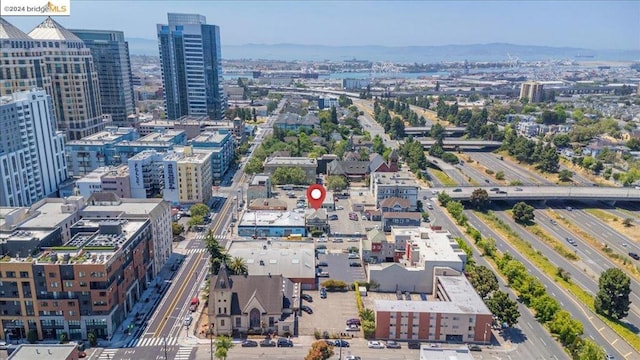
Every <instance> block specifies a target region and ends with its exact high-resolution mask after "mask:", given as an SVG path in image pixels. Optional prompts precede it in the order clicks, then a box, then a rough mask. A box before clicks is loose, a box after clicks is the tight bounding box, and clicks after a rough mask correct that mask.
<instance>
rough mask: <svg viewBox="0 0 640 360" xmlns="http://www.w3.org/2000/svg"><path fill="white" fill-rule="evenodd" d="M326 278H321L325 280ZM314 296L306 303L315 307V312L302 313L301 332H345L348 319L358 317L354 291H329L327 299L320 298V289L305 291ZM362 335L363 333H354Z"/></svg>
mask: <svg viewBox="0 0 640 360" xmlns="http://www.w3.org/2000/svg"><path fill="white" fill-rule="evenodd" d="M323 280H324V279H321V281H323ZM304 293H305V294H309V295H311V296H312V297H313V302H307V301H304V304H305V305H307V306H309V307H310V308H311V309H313V314H307V313H304V312H303V313H302V316H301V317H300V327H299V334H300V335H302V336H304V335H309V336H312V335H313V332H314V330H318V331H320V333H322V332H323V331H328V332H329V334H332V333H340V332H344V329H345V327H346V321H347V320H348V319H352V318H357V317H358V307H357V306H356V296H355V293H354V292H353V291H347V292H328V293H327V298H326V299H321V298H320V291H317V290H315V291H304ZM354 335H356V336H359V337H362V335H361V333H357V334H354Z"/></svg>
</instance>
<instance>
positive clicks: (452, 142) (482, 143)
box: [415, 137, 502, 150]
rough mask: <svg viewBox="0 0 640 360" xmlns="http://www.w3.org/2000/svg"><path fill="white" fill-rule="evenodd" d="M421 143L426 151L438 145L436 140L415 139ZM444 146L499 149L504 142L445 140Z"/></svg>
mask: <svg viewBox="0 0 640 360" xmlns="http://www.w3.org/2000/svg"><path fill="white" fill-rule="evenodd" d="M415 139H416V140H418V141H420V143H421V144H422V145H423V146H424V147H425V150H426V149H428V148H430V147H431V146H433V144H435V143H436V141H435V140H433V139H429V138H418V137H416V138H415ZM442 146H443V147H444V148H460V149H468V148H472V149H477V148H493V149H497V148H499V147H500V146H502V142H500V141H491V140H467V139H460V138H448V137H446V138H444V140H442Z"/></svg>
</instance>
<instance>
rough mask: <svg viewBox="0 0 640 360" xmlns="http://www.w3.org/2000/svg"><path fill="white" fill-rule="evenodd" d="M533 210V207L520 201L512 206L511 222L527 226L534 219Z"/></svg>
mask: <svg viewBox="0 0 640 360" xmlns="http://www.w3.org/2000/svg"><path fill="white" fill-rule="evenodd" d="M533 210H534V208H533V206H531V205H529V204H527V203H525V202H522V201H521V202H519V203H517V204H515V205H514V206H513V209H512V211H513V220H514V221H515V222H517V223H520V224H528V223H530V222H532V221H533V219H534V218H535V215H534V214H533Z"/></svg>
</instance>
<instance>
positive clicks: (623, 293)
mask: <svg viewBox="0 0 640 360" xmlns="http://www.w3.org/2000/svg"><path fill="white" fill-rule="evenodd" d="M630 282H631V279H629V276H627V275H626V274H625V273H624V272H623V271H622V270H620V269H618V268H611V269H607V270H605V271H604V272H603V273H602V274H600V279H599V280H598V289H599V290H598V294H597V295H596V298H595V302H594V305H595V308H596V312H597V313H599V314H603V315H605V316H608V317H611V318H613V319H622V318H624V317H626V316H627V314H628V313H629V305H630V303H631V302H630V301H629V293H630V292H631V288H630V287H629V286H630Z"/></svg>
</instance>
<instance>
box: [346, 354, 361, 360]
mask: <svg viewBox="0 0 640 360" xmlns="http://www.w3.org/2000/svg"><path fill="white" fill-rule="evenodd" d="M344 360H362V358H361V357H360V356H355V355H347V357H345V358H344Z"/></svg>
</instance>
